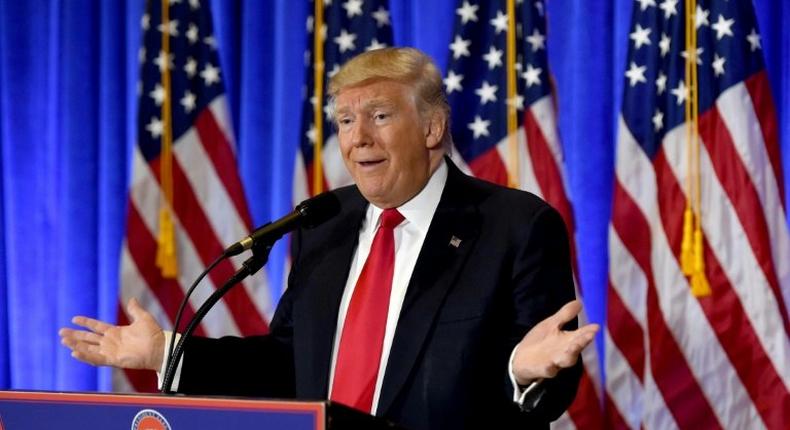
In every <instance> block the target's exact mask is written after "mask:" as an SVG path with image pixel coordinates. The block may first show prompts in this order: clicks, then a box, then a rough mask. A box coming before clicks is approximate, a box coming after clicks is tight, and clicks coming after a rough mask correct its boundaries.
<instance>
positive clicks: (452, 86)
mask: <svg viewBox="0 0 790 430" xmlns="http://www.w3.org/2000/svg"><path fill="white" fill-rule="evenodd" d="M463 79H464V75H456V74H455V72H453V71H452V70H450V71H449V72H447V77H446V78H444V86H445V87H446V88H447V94H450V93H452V92H453V91H456V90H458V91H461V90H463V87H462V86H461V81H462V80H463Z"/></svg>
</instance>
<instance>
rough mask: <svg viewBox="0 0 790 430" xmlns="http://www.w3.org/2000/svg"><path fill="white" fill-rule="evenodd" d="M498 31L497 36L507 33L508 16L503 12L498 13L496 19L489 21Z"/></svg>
mask: <svg viewBox="0 0 790 430" xmlns="http://www.w3.org/2000/svg"><path fill="white" fill-rule="evenodd" d="M489 22H490V23H491V25H493V26H494V28H495V29H496V34H499V33H501V32H503V31H507V14H504V13H502V11H501V10H498V11H496V18H492V19H491V21H489Z"/></svg>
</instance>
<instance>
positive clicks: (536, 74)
mask: <svg viewBox="0 0 790 430" xmlns="http://www.w3.org/2000/svg"><path fill="white" fill-rule="evenodd" d="M542 71H543V69H541V68H540V67H532V64H529V63H527V70H525V71H524V72H523V73H521V78H522V79H524V80H525V81H527V88H529V87H531V86H532V85H540V72H542Z"/></svg>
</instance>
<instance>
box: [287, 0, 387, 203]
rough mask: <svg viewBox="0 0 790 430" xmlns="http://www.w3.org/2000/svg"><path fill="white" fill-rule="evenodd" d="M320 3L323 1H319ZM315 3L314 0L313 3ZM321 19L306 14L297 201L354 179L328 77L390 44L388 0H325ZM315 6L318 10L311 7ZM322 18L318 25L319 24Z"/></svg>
mask: <svg viewBox="0 0 790 430" xmlns="http://www.w3.org/2000/svg"><path fill="white" fill-rule="evenodd" d="M319 1H320V0H319ZM310 3H311V5H313V6H315V3H314V2H310ZM319 5H322V6H323V12H322V15H323V16H322V17H319V19H318V20H317V19H316V16H315V15H316V14H315V13H313V14H312V15H310V16H309V17H308V18H307V23H306V28H307V34H308V41H307V46H308V50H307V51H306V52H305V54H304V60H305V70H306V84H305V86H304V88H303V91H302V98H303V101H304V105H303V108H302V133H301V140H300V142H299V151H297V154H296V165H295V168H294V185H293V200H294V202H295V203H298V202H301V201H302V200H304V199H306V198H308V197H310V196H314V195H316V194H319V193H320V192H321V191H326V190H331V189H334V188H338V187H342V186H345V185H349V184H351V183H353V181H352V179H351V176H350V175H349V174H348V171H347V170H346V167H345V165H344V164H343V159H342V158H341V156H340V149H339V147H338V140H337V135H336V134H335V132H334V126H333V125H332V123H331V122H330V121H329V120H328V118H329V115H328V114H329V106H328V99H327V97H326V88H327V83H328V81H329V78H331V77H332V76H334V74H335V73H337V71H338V70H339V69H340V66H342V65H343V64H344V63H345V62H346V61H348V60H350V59H351V58H352V57H354V56H356V55H357V54H360V53H362V52H365V51H368V50H371V49H378V48H383V47H386V46H392V24H391V22H390V12H389V6H388V2H387V1H386V0H368V1H362V0H344V1H340V0H335V1H331V0H324V1H320V3H319ZM311 10H315V8H314V7H313V8H312V9H311ZM317 21H321V23H320V24H316V22H317ZM316 27H319V28H320V29H321V30H320V31H321V33H322V34H323V35H324V37H323V43H322V44H321V45H320V46H321V48H320V49H321V52H320V53H317V52H316V51H315V49H314V48H315V45H314V34H315V33H314V29H315V28H316ZM319 55H320V56H322V57H323V63H324V70H325V73H324V74H323V91H322V96H321V97H320V99H321V100H318V97H317V96H316V86H315V79H314V71H315V69H316V61H317V58H319ZM316 103H320V106H321V107H322V110H321V113H322V115H321V117H322V124H323V127H322V133H321V136H320V137H319V136H317V132H316V128H317V127H316V121H315V115H314V106H315V104H316ZM317 145H318V148H320V154H321V155H320V157H321V161H322V162H321V168H320V171H319V172H318V173H320V175H318V177H320V178H321V179H319V180H318V181H316V180H314V178H316V177H317V176H316V171H315V170H314V169H315V163H314V159H315V151H316V146H317Z"/></svg>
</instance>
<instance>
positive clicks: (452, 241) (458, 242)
mask: <svg viewBox="0 0 790 430" xmlns="http://www.w3.org/2000/svg"><path fill="white" fill-rule="evenodd" d="M450 246H452V247H453V248H458V247H459V246H461V239H459V238H458V237H457V236H453V237H452V239H450Z"/></svg>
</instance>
